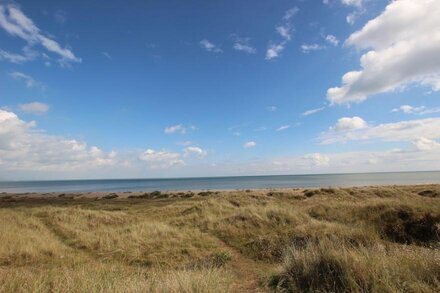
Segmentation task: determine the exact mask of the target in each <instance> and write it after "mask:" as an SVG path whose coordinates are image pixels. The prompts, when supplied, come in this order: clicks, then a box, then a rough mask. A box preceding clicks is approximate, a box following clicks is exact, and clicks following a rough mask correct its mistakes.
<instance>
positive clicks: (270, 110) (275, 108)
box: [267, 106, 277, 112]
mask: <svg viewBox="0 0 440 293" xmlns="http://www.w3.org/2000/svg"><path fill="white" fill-rule="evenodd" d="M276 110H277V107H276V106H269V107H267V111H269V112H275V111H276Z"/></svg>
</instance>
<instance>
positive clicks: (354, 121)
mask: <svg viewBox="0 0 440 293" xmlns="http://www.w3.org/2000/svg"><path fill="white" fill-rule="evenodd" d="M367 126H368V124H367V122H365V120H364V119H362V118H361V117H357V116H354V117H343V118H340V119H338V122H336V124H335V126H332V127H331V130H334V131H347V130H355V129H363V128H366V127H367Z"/></svg>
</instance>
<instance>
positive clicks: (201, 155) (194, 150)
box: [183, 146, 208, 159]
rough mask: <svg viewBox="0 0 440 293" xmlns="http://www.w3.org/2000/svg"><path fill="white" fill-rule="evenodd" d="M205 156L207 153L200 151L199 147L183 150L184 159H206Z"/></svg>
mask: <svg viewBox="0 0 440 293" xmlns="http://www.w3.org/2000/svg"><path fill="white" fill-rule="evenodd" d="M207 154H208V152H207V151H205V150H204V149H202V148H200V147H195V146H190V147H186V148H185V149H184V150H183V156H184V157H190V156H195V157H197V158H199V159H203V158H204V157H206V155H207Z"/></svg>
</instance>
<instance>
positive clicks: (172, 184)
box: [0, 171, 440, 193]
mask: <svg viewBox="0 0 440 293" xmlns="http://www.w3.org/2000/svg"><path fill="white" fill-rule="evenodd" d="M425 183H436V184H440V171H427V172H387V173H356V174H319V175H270V176H234V177H201V178H169V179H99V180H50V181H49V180H45V181H44V180H42V181H0V192H1V193H4V192H7V193H23V192H40V193H41V192H43V193H45V192H94V191H104V192H107V191H108V192H121V191H155V190H159V191H175V190H179V191H186V190H227V189H257V188H311V187H348V186H368V185H407V184H425Z"/></svg>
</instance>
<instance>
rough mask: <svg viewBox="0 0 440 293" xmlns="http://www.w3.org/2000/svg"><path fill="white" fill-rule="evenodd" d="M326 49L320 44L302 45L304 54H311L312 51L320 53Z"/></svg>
mask: <svg viewBox="0 0 440 293" xmlns="http://www.w3.org/2000/svg"><path fill="white" fill-rule="evenodd" d="M323 49H325V47H324V46H322V45H319V44H302V45H301V51H302V52H303V53H310V52H311V51H319V50H323Z"/></svg>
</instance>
